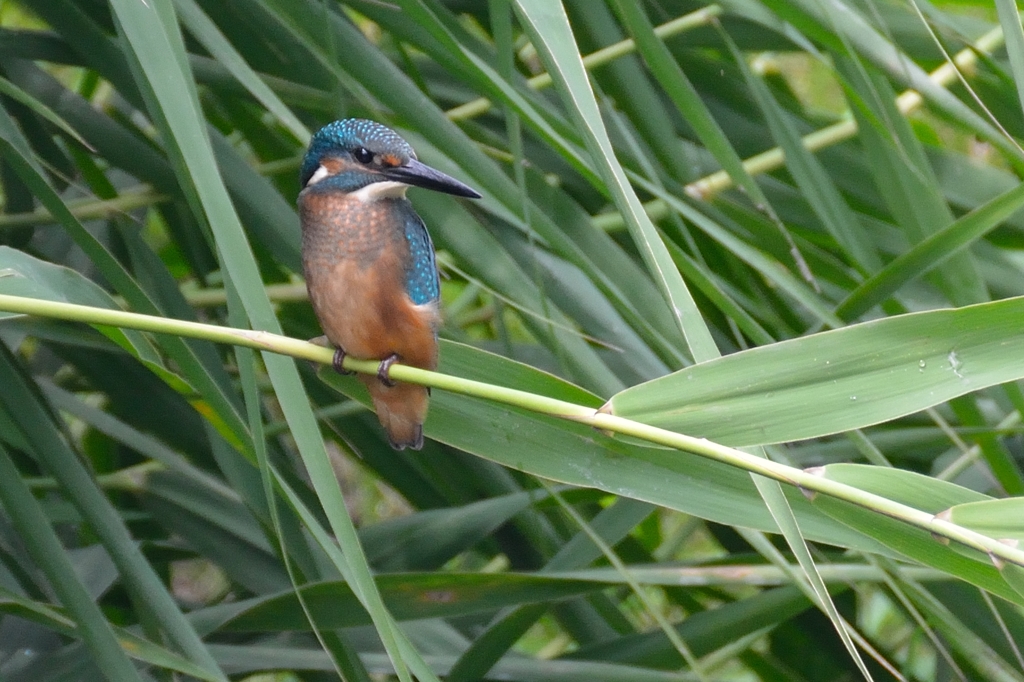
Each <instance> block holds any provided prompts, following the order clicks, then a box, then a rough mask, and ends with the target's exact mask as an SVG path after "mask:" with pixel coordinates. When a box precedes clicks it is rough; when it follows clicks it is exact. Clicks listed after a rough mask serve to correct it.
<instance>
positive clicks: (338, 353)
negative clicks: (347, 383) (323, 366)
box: [331, 348, 355, 375]
mask: <svg viewBox="0 0 1024 682" xmlns="http://www.w3.org/2000/svg"><path fill="white" fill-rule="evenodd" d="M346 355H347V353H346V352H345V351H344V350H342V349H341V348H335V349H334V359H333V360H332V361H331V367H333V368H334V371H335V372H337V373H338V374H343V375H350V374H355V372H353V371H352V370H350V369H345V365H344V362H345V356H346Z"/></svg>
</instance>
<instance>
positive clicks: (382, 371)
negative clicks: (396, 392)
mask: <svg viewBox="0 0 1024 682" xmlns="http://www.w3.org/2000/svg"><path fill="white" fill-rule="evenodd" d="M396 362H398V355H396V354H395V353H392V354H391V355H389V356H387V357H386V358H384V359H383V360H381V361H380V364H379V365H378V366H377V378H378V379H380V383H382V384H384V385H385V386H387V387H389V388H390V387H391V386H394V385H395V382H394V381H393V380H392V379H391V376H390V375H389V374H388V372H390V371H391V365H393V364H395V363H396Z"/></svg>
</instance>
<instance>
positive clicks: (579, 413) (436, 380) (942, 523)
mask: <svg viewBox="0 0 1024 682" xmlns="http://www.w3.org/2000/svg"><path fill="white" fill-rule="evenodd" d="M0 311H5V312H11V313H20V314H25V315H38V316H41V317H50V318H56V319H62V320H70V321H76V322H84V323H86V324H94V325H106V326H113V327H126V328H129V329H137V330H139V331H148V332H154V333H158V334H175V335H178V336H185V337H190V338H197V339H204V340H207V341H214V342H217V343H230V344H235V345H239V346H244V347H247V348H253V349H256V350H260V351H269V352H273V353H281V354H284V355H290V356H292V357H294V358H299V359H302V360H309V361H312V362H318V363H322V364H329V363H330V362H332V360H333V358H334V351H333V350H332V349H330V348H324V347H322V346H317V345H314V344H312V343H309V342H308V341H300V340H299V339H292V338H289V337H286V336H280V335H277V334H271V333H269V332H262V331H252V330H248V329H234V328H231V327H221V326H217V325H211V324H202V323H199V322H188V321H184V320H173V319H168V318H164V317H154V316H151V315H140V314H138V313H129V312H124V311H121V310H107V309H104V308H92V307H89V306H82V305H76V304H73V303H58V302H55V301H46V300H42V299H35V298H25V297H22V296H7V295H0ZM379 364H380V363H379V362H377V361H375V360H355V359H353V358H351V357H346V358H345V361H344V366H345V368H346V369H350V370H354V371H356V372H361V373H364V374H376V373H377V369H378V366H379ZM390 377H391V378H392V379H396V380H398V381H404V382H407V383H412V384H419V385H421V386H430V387H432V388H435V389H441V390H445V391H451V392H453V393H459V394H462V395H467V396H471V397H475V398H481V399H484V400H491V401H494V402H499V403H504V404H506V405H514V406H518V407H521V408H524V409H527V410H531V411H533V412H538V413H541V414H547V415H551V416H554V417H559V418H562V419H568V420H570V421H575V422H579V423H580V424H587V425H589V426H592V427H594V428H595V429H599V430H601V431H606V432H612V433H619V434H622V435H626V436H632V437H634V438H640V439H641V440H645V441H648V442H651V443H656V444H658V445H664V446H667V447H670V448H674V449H677V450H682V451H684V452H690V453H693V454H695V455H699V456H701V457H706V458H708V459H712V460H715V461H718V462H722V463H724V464H728V465H729V466H733V467H737V468H739V469H743V470H744V471H748V472H750V473H754V474H759V475H761V476H765V477H766V478H771V479H774V480H776V481H779V482H781V483H787V484H789V485H792V486H796V487H798V488H800V489H801V490H802V491H803V492H804V493H805V494H806V495H808V496H811V497H813V496H814V495H816V494H822V495H828V496H829V497H832V498H835V499H838V500H844V501H846V502H849V503H851V504H854V505H857V506H858V507H862V508H864V509H867V510H869V511H873V512H875V513H879V514H883V515H885V516H888V517H889V518H893V519H897V520H899V521H902V522H903V523H906V524H908V525H911V526H914V527H916V528H920V529H922V530H924V531H927V532H928V533H930V534H932V535H933V536H935V537H936V538H942V539H945V540H949V541H953V542H957V543H959V544H961V545H963V546H964V547H968V548H970V549H974V550H976V551H979V552H982V553H984V554H988V555H989V557H990V558H991V559H992V562H993V564H995V565H996V566H997V567H999V565H1000V563H1001V562H1011V563H1013V564H1016V565H1018V566H1024V550H1019V549H1017V548H1016V546H1011V545H1008V544H1004V543H1003V542H1001V541H999V540H997V539H995V538H990V537H988V536H986V535H982V534H981V533H977V532H975V531H972V530H970V529H967V528H963V527H961V526H958V525H956V524H955V523H951V522H950V521H947V520H945V519H942V518H939V517H938V516H936V515H934V514H930V513H928V512H923V511H921V510H919V509H914V508H913V507H909V506H907V505H905V504H901V503H899V502H896V501H893V500H890V499H887V498H885V497H882V496H880V495H876V494H874V493H870V492H867V491H864V490H860V489H858V488H855V487H853V486H850V485H847V484H845V483H841V482H839V481H833V480H831V479H828V478H826V477H825V475H824V474H825V469H824V468H821V467H814V468H811V469H806V470H804V469H796V468H794V467H790V466H786V465H785V464H779V463H778V462H773V461H771V460H769V459H763V458H761V457H757V456H754V455H750V454H747V453H745V452H742V451H741V450H736V449H734V448H729V447H726V446H724V445H719V444H718V443H713V442H711V441H709V440H707V439H706V438H694V437H693V436H687V435H685V434H682V433H675V432H672V431H668V430H666V429H662V428H658V427H656V426H650V425H647V424H641V423H639V422H635V421H633V420H631V419H625V418H623V417H619V416H616V415H614V414H610V413H608V412H605V411H604V410H605V408H601V409H600V410H595V409H594V408H591V407H586V406H584V405H577V404H575V403H570V402H566V401H563V400H556V399H555V398H549V397H547V396H542V395H537V394H534V393H529V392H527V391H520V390H517V389H514V388H507V387H505V386H496V385H493V384H487V383H484V382H482V381H473V380H471V379H462V378H459V377H455V376H450V375H447V374H440V373H438V372H430V371H427V370H425V369H419V368H417V367H409V366H407V365H401V364H395V365H392V366H391V369H390Z"/></svg>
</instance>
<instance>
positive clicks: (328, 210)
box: [299, 118, 480, 450]
mask: <svg viewBox="0 0 1024 682" xmlns="http://www.w3.org/2000/svg"><path fill="white" fill-rule="evenodd" d="M300 180H301V183H302V191H301V192H300V193H299V218H300V221H301V224H302V267H303V270H304V271H305V276H306V288H307V290H308V291H309V300H310V302H311V303H312V305H313V311H314V312H315V313H316V316H317V319H318V320H319V321H320V326H321V328H322V329H323V331H324V337H320V338H319V339H315V340H314V341H320V342H324V339H325V338H326V342H329V343H330V344H331V345H333V346H334V348H335V352H334V362H333V365H334V369H335V370H337V371H338V372H341V373H348V372H347V371H346V370H345V369H344V367H343V366H342V362H343V361H344V359H345V356H346V355H351V356H352V357H354V358H357V359H360V360H379V361H380V365H379V367H378V370H377V375H376V376H373V375H361V376H360V379H361V380H362V381H363V383H364V384H366V387H367V389H368V390H369V392H370V397H371V398H372V399H373V407H374V410H376V412H377V418H378V419H379V420H380V423H381V425H382V426H383V427H384V430H385V432H386V433H387V436H388V440H389V442H390V443H391V447H393V448H395V449H396V450H402V449H404V448H406V447H411V448H413V449H414V450H418V449H420V448H421V447H423V422H424V420H425V419H426V416H427V402H428V399H429V396H430V392H429V389H427V388H426V387H423V386H417V385H415V384H407V383H402V382H395V381H392V380H391V378H390V376H389V374H388V372H389V370H390V368H391V365H392V364H393V363H395V362H401V363H404V364H408V365H411V366H413V367H420V368H422V369H428V370H433V369H436V368H437V330H438V326H439V324H440V310H439V306H438V301H439V298H440V293H441V292H440V282H439V281H438V274H437V263H436V261H435V260H434V245H433V244H432V243H431V241H430V235H429V234H428V233H427V228H426V225H424V224H423V220H422V219H421V218H420V217H419V216H418V215H417V214H416V211H415V210H413V207H412V204H411V203H410V202H409V200H408V199H407V198H406V196H405V192H406V190H407V189H408V188H409V187H424V188H426V189H432V190H435V191H438V192H445V193H447V194H453V195H455V196H460V197H469V198H473V199H477V198H479V197H480V194H479V193H478V192H476V191H475V190H473V189H472V188H470V187H468V186H466V185H464V184H463V183H461V182H459V181H458V180H456V179H455V178H452V177H449V176H448V175H445V174H444V173H442V172H440V171H438V170H435V169H433V168H431V167H430V166H427V165H425V164H423V163H421V162H420V161H418V160H417V159H416V152H414V151H413V148H412V147H411V146H410V145H409V143H408V142H406V141H405V140H404V139H402V138H401V136H399V135H398V133H396V132H395V131H393V130H391V129H390V128H388V127H386V126H383V125H381V124H380V123H376V122H375V121H368V120H365V119H357V118H349V119H345V120H342V121H335V122H334V123H331V124H329V125H326V126H324V127H323V128H321V129H320V130H319V131H318V132H317V133H316V134H315V135H314V136H313V139H312V140H311V141H310V143H309V150H308V151H307V152H306V155H305V157H304V158H303V160H302V169H301V171H300Z"/></svg>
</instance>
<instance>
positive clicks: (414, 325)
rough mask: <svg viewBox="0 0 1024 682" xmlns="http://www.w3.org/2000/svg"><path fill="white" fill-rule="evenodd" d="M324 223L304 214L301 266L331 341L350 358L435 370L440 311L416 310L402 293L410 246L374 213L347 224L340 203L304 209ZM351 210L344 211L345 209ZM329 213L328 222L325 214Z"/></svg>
mask: <svg viewBox="0 0 1024 682" xmlns="http://www.w3.org/2000/svg"><path fill="white" fill-rule="evenodd" d="M304 208H305V209H306V210H309V209H316V208H322V209H328V208H333V209H335V210H329V211H327V210H324V211H316V213H319V214H320V216H310V218H319V217H321V216H323V217H324V218H327V220H317V221H316V222H315V224H316V225H317V227H315V228H313V229H314V230H315V232H314V231H313V230H311V229H310V225H311V224H312V222H311V220H310V219H309V218H307V217H306V216H304V230H306V231H308V232H313V233H304V234H303V241H304V243H303V261H304V265H305V270H306V285H307V288H308V289H309V294H310V300H311V302H312V304H313V310H314V311H315V312H316V315H317V318H318V319H319V320H320V325H321V327H322V328H323V330H324V334H326V335H327V338H328V339H330V341H331V343H333V344H334V345H335V346H338V347H340V348H342V349H344V351H345V352H346V353H348V354H350V355H351V356H352V357H354V358H360V359H364V360H370V359H374V360H382V359H384V358H386V357H388V356H390V355H392V354H396V355H398V357H399V359H400V361H401V362H404V363H407V364H410V365H413V366H416V367H422V368H424V369H434V368H436V366H437V338H436V337H437V327H438V321H439V316H438V309H437V305H436V304H427V305H420V306H417V305H414V304H413V302H412V301H411V300H410V299H409V296H408V295H407V294H406V292H405V272H404V270H405V267H406V261H407V259H408V253H407V252H408V244H407V243H406V241H405V236H404V234H402V233H401V232H398V231H397V230H395V229H394V228H393V226H391V225H388V224H387V222H386V217H385V216H381V215H380V213H379V212H378V211H366V212H364V215H363V218H364V219H363V220H361V221H354V220H352V219H351V218H352V215H353V211H344V210H337V209H340V208H342V207H340V206H333V207H328V206H322V207H321V206H315V205H311V206H306V207H304ZM345 208H348V207H345ZM324 213H329V214H330V217H328V216H324V215H323V214H324Z"/></svg>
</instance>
